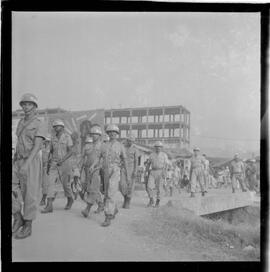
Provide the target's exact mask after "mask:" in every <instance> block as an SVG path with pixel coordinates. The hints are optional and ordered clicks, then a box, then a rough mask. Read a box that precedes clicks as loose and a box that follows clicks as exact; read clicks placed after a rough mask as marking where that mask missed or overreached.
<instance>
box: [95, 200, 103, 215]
mask: <svg viewBox="0 0 270 272" xmlns="http://www.w3.org/2000/svg"><path fill="white" fill-rule="evenodd" d="M103 211H104V204H103V202H99V203H98V208H97V209H96V210H95V213H101V212H103Z"/></svg>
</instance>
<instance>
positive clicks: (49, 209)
mask: <svg viewBox="0 0 270 272" xmlns="http://www.w3.org/2000/svg"><path fill="white" fill-rule="evenodd" d="M51 212H53V198H51V197H49V198H48V199H47V206H46V207H45V208H44V210H41V213H51Z"/></svg>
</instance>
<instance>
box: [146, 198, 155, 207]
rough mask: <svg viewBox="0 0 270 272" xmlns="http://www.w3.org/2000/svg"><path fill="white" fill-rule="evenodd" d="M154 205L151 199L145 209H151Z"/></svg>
mask: <svg viewBox="0 0 270 272" xmlns="http://www.w3.org/2000/svg"><path fill="white" fill-rule="evenodd" d="M153 205H154V199H153V198H152V197H151V198H150V200H149V203H148V204H147V207H152V206H153Z"/></svg>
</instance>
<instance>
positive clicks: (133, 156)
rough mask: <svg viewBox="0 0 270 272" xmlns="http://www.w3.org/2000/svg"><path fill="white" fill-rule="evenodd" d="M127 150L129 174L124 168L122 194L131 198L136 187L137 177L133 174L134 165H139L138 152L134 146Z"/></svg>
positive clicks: (121, 185)
mask: <svg viewBox="0 0 270 272" xmlns="http://www.w3.org/2000/svg"><path fill="white" fill-rule="evenodd" d="M125 150H126V158H127V160H126V162H127V165H126V166H127V173H126V172H125V171H124V169H123V168H122V169H121V181H120V192H121V193H122V195H123V196H124V197H128V198H131V197H132V193H133V190H134V185H135V176H133V175H132V174H133V173H134V164H135V163H137V158H138V151H137V149H136V147H135V146H134V145H131V146H130V147H126V148H125ZM126 174H127V176H128V177H129V181H127V178H126ZM134 174H136V173H134Z"/></svg>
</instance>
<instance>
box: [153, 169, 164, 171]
mask: <svg viewBox="0 0 270 272" xmlns="http://www.w3.org/2000/svg"><path fill="white" fill-rule="evenodd" d="M162 169H163V168H152V169H151V171H156V170H162Z"/></svg>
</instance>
